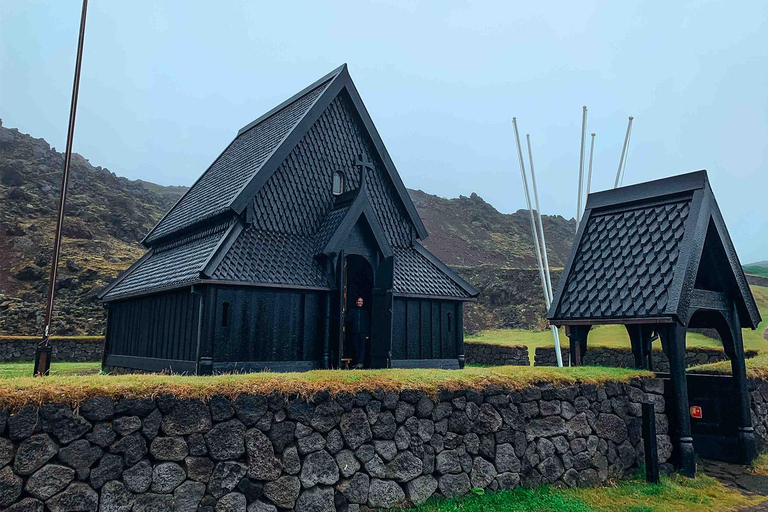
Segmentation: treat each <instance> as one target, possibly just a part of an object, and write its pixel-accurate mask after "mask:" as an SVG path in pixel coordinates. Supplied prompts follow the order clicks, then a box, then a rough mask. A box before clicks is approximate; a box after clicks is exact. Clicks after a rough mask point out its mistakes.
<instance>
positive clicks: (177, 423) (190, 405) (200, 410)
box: [158, 398, 211, 436]
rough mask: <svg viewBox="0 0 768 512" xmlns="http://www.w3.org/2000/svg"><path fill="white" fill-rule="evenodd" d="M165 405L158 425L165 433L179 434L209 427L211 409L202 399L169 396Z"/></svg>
mask: <svg viewBox="0 0 768 512" xmlns="http://www.w3.org/2000/svg"><path fill="white" fill-rule="evenodd" d="M158 403H161V402H158ZM165 406H166V408H167V410H166V411H164V412H165V414H164V415H163V420H162V423H161V425H160V427H161V428H162V429H163V432H165V434H166V435H169V436H181V435H187V434H194V433H196V432H207V431H208V430H210V429H211V411H210V409H208V407H207V406H206V405H205V404H204V403H203V401H202V400H199V399H196V398H195V399H178V398H170V399H168V401H167V402H166V403H165Z"/></svg>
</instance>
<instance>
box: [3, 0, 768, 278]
mask: <svg viewBox="0 0 768 512" xmlns="http://www.w3.org/2000/svg"><path fill="white" fill-rule="evenodd" d="M266 4H267V2H247V1H243V2H235V1H227V2H189V1H178V2H174V1H165V2H156V1H130V2H116V1H112V0H91V3H90V10H89V13H88V27H87V32H86V41H85V52H84V58H83V74H82V81H81V89H80V104H79V109H78V117H77V130H76V134H75V141H74V148H75V150H76V151H77V152H79V153H81V154H82V155H83V156H85V157H86V158H88V159H89V160H90V161H91V163H92V164H94V165H101V166H104V167H107V168H109V169H110V170H111V171H113V172H115V173H117V174H118V175H122V176H127V177H129V178H141V179H144V180H149V181H154V182H158V183H162V184H167V185H190V184H191V183H192V182H193V181H194V180H195V179H196V178H197V177H198V176H199V175H200V174H201V173H202V172H203V171H204V170H205V168H206V167H207V166H208V165H210V163H211V162H212V161H213V159H214V158H215V157H216V156H217V155H218V154H219V153H220V152H221V151H222V150H223V149H224V147H225V146H226V145H227V144H228V143H229V142H230V141H231V140H232V138H233V137H234V136H235V135H236V133H237V130H238V129H239V128H240V127H242V126H243V125H245V124H247V123H249V122H250V121H252V120H253V119H255V118H256V117H258V116H259V115H260V114H262V113H263V112H265V111H267V110H269V109H270V108H272V107H273V106H275V105H276V104H277V103H279V102H281V101H282V100H284V99H286V98H287V97H289V96H291V95H292V94H294V93H295V92H297V91H298V90H300V89H302V88H303V87H305V86H306V85H308V84H309V83H311V82H313V81H314V80H316V79H317V78H319V77H320V76H322V75H324V74H325V73H327V72H329V71H330V70H332V69H334V68H335V67H337V66H338V65H340V64H341V63H344V62H346V63H348V64H349V69H350V73H351V75H352V78H353V80H354V81H355V83H356V85H357V88H358V90H359V91H360V94H361V95H362V97H363V100H364V101H365V103H366V106H367V107H368V110H369V112H370V113H371V116H372V117H373V120H374V122H375V123H376V125H377V127H378V129H379V132H380V133H381V135H382V137H383V139H384V142H385V144H386V145H387V147H388V149H389V152H390V154H391V156H392V158H393V160H394V162H395V164H396V165H397V167H398V170H399V171H400V174H401V176H402V178H403V181H404V182H405V184H406V186H408V187H409V188H418V189H422V190H424V191H426V192H429V193H433V194H438V195H441V196H445V197H455V196H458V195H459V194H463V195H469V194H470V193H471V192H477V193H478V194H479V195H480V196H482V197H483V198H485V199H486V200H487V201H488V202H490V203H491V204H493V205H494V206H495V207H496V208H498V209H499V210H501V211H503V212H512V211H515V210H517V209H519V208H523V207H524V204H525V203H524V196H523V193H522V187H521V182H520V173H519V168H518V163H517V154H516V150H515V148H514V145H513V132H512V125H511V119H512V117H513V116H517V118H518V121H519V123H520V130H521V136H522V137H524V134H525V133H530V134H531V138H532V142H533V151H534V162H535V164H536V170H537V177H538V181H539V188H540V191H539V192H540V194H541V198H540V199H541V208H542V211H544V212H545V213H552V214H561V215H564V216H566V217H569V218H570V217H572V216H574V214H575V210H576V186H577V174H578V162H579V138H580V131H581V107H582V105H587V106H588V107H589V120H588V133H589V132H592V131H594V132H596V133H597V138H596V144H595V146H596V147H595V157H594V161H595V163H594V178H593V190H600V189H605V188H609V187H611V186H612V185H613V180H614V175H615V173H616V169H617V167H618V161H619V154H620V151H621V144H622V141H623V138H624V131H625V129H626V123H627V116H629V115H633V116H635V123H634V127H633V132H632V139H631V144H630V149H629V155H628V161H627V169H626V178H625V184H631V183H637V182H641V181H646V180H649V179H654V178H660V177H664V176H671V175H674V174H679V173H684V172H689V171H693V170H698V169H704V168H705V169H707V170H708V171H709V176H710V179H711V182H712V186H713V188H714V191H715V195H716V197H717V199H718V202H719V204H720V208H721V210H722V211H723V214H724V215H725V219H726V222H727V223H728V226H729V229H730V233H731V236H732V238H733V239H734V242H735V244H736V248H737V250H738V252H739V255H740V258H741V260H742V263H748V262H752V261H755V260H764V259H768V2H765V1H755V2H682V1H675V2H670V1H665V2H639V1H624V0H622V1H621V2H610V3H608V2H560V3H558V4H556V5H555V4H552V3H549V2H525V3H523V2H509V1H506V2H499V3H491V2H446V1H436V2H418V3H417V2H400V4H403V5H395V4H394V3H390V2H383V1H382V2H362V1H353V2H328V1H323V2H269V4H271V5H266ZM79 14H80V2H79V0H57V1H55V2H42V1H40V2H30V1H22V0H15V1H2V2H0V117H2V119H3V124H4V125H5V126H6V127H17V128H19V129H20V130H21V131H23V132H26V133H31V134H32V135H34V136H36V137H44V138H45V139H46V140H48V141H49V142H50V143H51V144H52V145H54V146H55V147H56V148H58V149H60V150H63V148H64V143H65V139H66V126H67V116H68V109H69V98H70V94H71V87H72V72H73V67H74V58H75V49H76V42H77V29H78V23H79ZM523 144H524V141H523Z"/></svg>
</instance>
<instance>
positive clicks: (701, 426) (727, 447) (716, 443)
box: [657, 373, 754, 464]
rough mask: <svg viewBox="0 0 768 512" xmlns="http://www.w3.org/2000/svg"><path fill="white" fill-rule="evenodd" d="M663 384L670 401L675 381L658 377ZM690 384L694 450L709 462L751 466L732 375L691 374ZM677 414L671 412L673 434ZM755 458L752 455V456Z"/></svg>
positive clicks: (668, 376)
mask: <svg viewBox="0 0 768 512" xmlns="http://www.w3.org/2000/svg"><path fill="white" fill-rule="evenodd" d="M657 376H658V377H660V378H661V379H662V380H663V381H664V396H665V398H667V399H668V400H669V399H671V397H672V396H673V394H674V389H673V387H672V380H671V379H670V375H669V374H668V373H659V374H657ZM686 381H687V383H688V403H689V411H688V412H689V416H690V422H691V437H692V438H693V448H694V450H695V452H696V454H697V455H699V456H700V457H704V458H707V459H714V460H720V461H723V462H733V463H741V464H748V463H749V462H751V457H750V454H748V453H745V451H744V446H743V444H741V443H740V441H739V438H740V428H741V416H740V415H741V407H740V402H739V400H734V399H733V398H734V390H735V389H736V383H735V382H734V378H733V376H731V375H704V374H691V373H689V374H688V375H687V376H686ZM674 414H675V411H673V410H668V411H667V416H668V417H669V420H670V424H671V426H672V427H671V428H672V435H673V436H674V435H675V434H676V433H677V431H676V425H678V424H679V422H677V421H676V419H675V418H674V417H673V415H674ZM753 456H754V455H752V457H753Z"/></svg>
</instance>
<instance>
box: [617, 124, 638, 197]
mask: <svg viewBox="0 0 768 512" xmlns="http://www.w3.org/2000/svg"><path fill="white" fill-rule="evenodd" d="M633 119H634V117H632V116H629V122H628V123H627V133H626V135H624V146H622V148H621V157H619V169H618V170H617V171H616V181H615V182H614V183H613V188H617V187H618V186H619V181H620V180H621V175H622V168H623V166H624V158H625V157H626V155H627V146H629V134H630V133H631V132H632V120H633Z"/></svg>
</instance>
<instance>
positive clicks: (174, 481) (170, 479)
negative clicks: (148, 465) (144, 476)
mask: <svg viewBox="0 0 768 512" xmlns="http://www.w3.org/2000/svg"><path fill="white" fill-rule="evenodd" d="M186 477H187V475H186V473H185V472H184V469H183V468H182V467H181V466H179V465H178V464H176V463H175V462H163V463H161V464H158V465H157V466H155V467H154V469H153V470H152V492H157V493H163V494H165V493H169V492H172V491H173V490H174V489H176V488H177V487H178V486H179V485H181V482H183V481H184V479H185V478H186Z"/></svg>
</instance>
